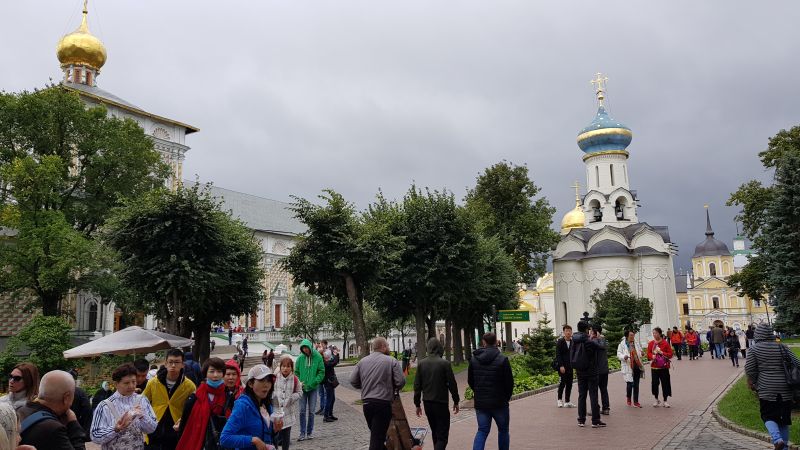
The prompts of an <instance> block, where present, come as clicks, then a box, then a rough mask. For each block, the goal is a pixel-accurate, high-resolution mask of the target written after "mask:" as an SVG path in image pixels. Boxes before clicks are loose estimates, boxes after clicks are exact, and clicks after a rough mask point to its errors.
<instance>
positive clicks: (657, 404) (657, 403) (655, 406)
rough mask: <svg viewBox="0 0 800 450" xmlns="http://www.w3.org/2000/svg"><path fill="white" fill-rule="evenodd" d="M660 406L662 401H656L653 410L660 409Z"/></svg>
mask: <svg viewBox="0 0 800 450" xmlns="http://www.w3.org/2000/svg"><path fill="white" fill-rule="evenodd" d="M659 406H661V400H656V402H655V403H653V408H658V407H659Z"/></svg>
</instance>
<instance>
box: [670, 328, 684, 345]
mask: <svg viewBox="0 0 800 450" xmlns="http://www.w3.org/2000/svg"><path fill="white" fill-rule="evenodd" d="M669 340H670V342H672V343H673V344H682V343H683V335H682V334H681V332H680V331H673V332H672V335H670V337H669Z"/></svg>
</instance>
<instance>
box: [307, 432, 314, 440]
mask: <svg viewBox="0 0 800 450" xmlns="http://www.w3.org/2000/svg"><path fill="white" fill-rule="evenodd" d="M312 439H314V436H312V435H310V434H309V435H308V436H306V440H307V441H310V440H312Z"/></svg>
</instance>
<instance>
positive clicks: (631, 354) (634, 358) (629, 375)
mask: <svg viewBox="0 0 800 450" xmlns="http://www.w3.org/2000/svg"><path fill="white" fill-rule="evenodd" d="M617 358H619V362H620V372H622V378H623V379H624V380H625V394H626V395H625V397H626V402H627V404H628V406H634V407H636V408H641V407H642V405H641V403H639V381H640V380H641V379H642V374H643V373H644V365H643V364H642V347H641V345H639V341H638V340H636V333H634V332H633V331H631V330H625V333H624V334H623V337H622V341H621V342H620V343H619V345H618V346H617Z"/></svg>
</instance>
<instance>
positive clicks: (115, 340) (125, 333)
mask: <svg viewBox="0 0 800 450" xmlns="http://www.w3.org/2000/svg"><path fill="white" fill-rule="evenodd" d="M193 344H194V341H193V340H192V339H187V338H185V337H181V336H175V335H172V334H167V333H162V332H160V331H155V330H145V329H144V328H142V327H136V326H133V327H128V328H125V329H123V330H120V331H117V332H116V333H111V334H109V335H108V336H103V337H101V338H99V339H95V340H94V341H91V342H87V343H85V344H83V345H79V346H77V347H75V348H71V349H69V350H66V351H64V358H66V359H72V358H88V357H92V356H100V355H107V354H109V353H113V354H115V355H127V354H130V353H145V354H146V353H151V352H155V351H158V350H167V349H170V348H179V347H189V346H191V345H193Z"/></svg>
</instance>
